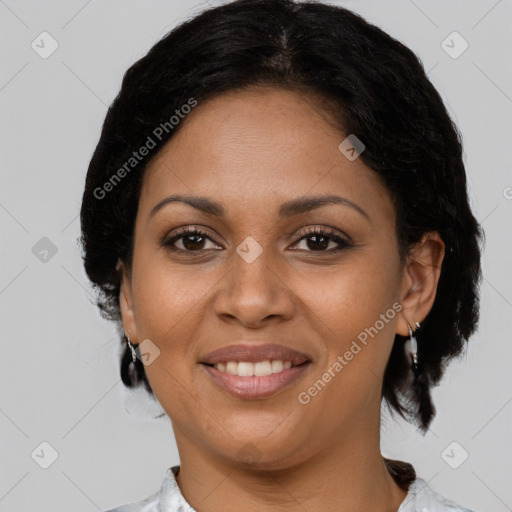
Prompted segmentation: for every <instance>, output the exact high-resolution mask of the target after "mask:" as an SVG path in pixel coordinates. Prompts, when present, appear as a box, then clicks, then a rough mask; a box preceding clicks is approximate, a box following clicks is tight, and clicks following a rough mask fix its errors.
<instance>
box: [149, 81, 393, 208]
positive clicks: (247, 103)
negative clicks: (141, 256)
mask: <svg viewBox="0 0 512 512" xmlns="http://www.w3.org/2000/svg"><path fill="white" fill-rule="evenodd" d="M324 106H325V103H324V104H322V103H321V102H319V101H317V99H315V98H308V97H305V96H304V95H302V94H300V93H298V92H295V91H289V90H284V89H275V88H262V89H252V90H236V91H229V92H227V93H223V94H221V95H219V96H217V97H215V98H212V99H210V100H207V101H205V102H204V103H199V104H198V105H197V106H196V107H195V108H194V109H193V110H192V112H190V113H189V114H188V115H187V116H186V118H185V119H184V120H182V121H181V122H182V123H183V124H182V126H180V130H179V131H178V132H177V133H176V135H175V136H174V137H173V138H172V139H171V140H170V141H169V142H168V143H167V144H166V145H165V146H164V148H163V149H161V150H160V152H159V154H158V155H157V156H156V158H155V159H154V160H153V161H152V162H151V164H150V165H149V166H148V168H147V169H146V173H145V176H144V182H143V187H142V192H141V198H140V210H141V213H144V212H145V213H146V214H147V213H149V210H150V209H151V208H152V207H153V206H154V204H155V203H156V202H158V201H160V200H161V199H163V198H164V197H165V196H166V195H171V194H174V193H186V194H197V195H210V196H212V197H215V198H217V199H218V200H220V201H221V202H224V203H226V209H227V211H228V213H229V210H230V206H229V205H230V204H232V205H235V204H239V205H240V204H241V203H243V204H244V205H245V207H246V209H247V208H249V206H250V205H251V204H252V205H258V204H259V205H262V204H263V203H265V204H266V207H270V203H271V202H283V201H285V200H286V199H292V198H296V197H298V196H303V195H315V194H326V193H329V194H331V193H339V194H342V195H344V196H345V197H347V198H349V199H351V200H353V201H354V202H356V203H357V202H359V203H364V204H366V205H367V208H368V209H369V210H372V209H375V208H376V207H378V206H380V207H382V208H384V209H387V210H388V211H386V212H385V213H387V214H391V215H393V212H394V210H393V208H392V205H391V204H390V198H389V197H388V193H387V190H386V189H385V187H384V185H383V183H382V181H381V180H380V178H379V176H377V174H376V173H375V172H374V171H372V170H371V169H369V168H368V167H367V166H366V165H365V164H364V163H363V161H362V159H361V158H357V159H356V160H353V161H351V160H349V159H347V158H346V157H345V156H344V155H343V154H342V153H341V151H340V149H339V145H340V143H341V142H342V141H343V140H344V139H345V138H346V136H347V135H346V134H345V133H343V131H342V130H341V129H339V128H338V127H337V126H336V125H335V123H334V121H333V120H332V118H331V117H330V115H329V113H327V112H326V111H325V110H324V108H323V107H324ZM276 207H277V205H276ZM390 208H391V210H390Z"/></svg>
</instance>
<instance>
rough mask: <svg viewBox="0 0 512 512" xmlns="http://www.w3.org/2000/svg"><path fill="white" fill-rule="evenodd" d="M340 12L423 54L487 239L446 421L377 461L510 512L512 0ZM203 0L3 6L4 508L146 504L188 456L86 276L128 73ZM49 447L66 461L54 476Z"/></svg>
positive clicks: (451, 374)
mask: <svg viewBox="0 0 512 512" xmlns="http://www.w3.org/2000/svg"><path fill="white" fill-rule="evenodd" d="M219 3H221V2H214V1H213V0H210V4H212V5H213V4H219ZM339 3H340V4H341V5H343V6H346V7H348V8H351V9H353V10H354V11H356V12H359V13H360V14H362V15H363V16H365V17H366V18H367V19H368V20H369V21H371V22H373V23H375V24H377V25H378V26H380V27H382V28H383V29H384V30H386V31H388V32H389V33H390V34H391V35H393V36H394V37H396V38H397V39H399V40H401V41H402V42H404V43H405V44H406V45H408V46H409V47H410V48H411V49H413V50H414V51H415V52H416V53H417V54H418V55H419V56H420V57H421V59H422V61H423V63H424V66H425V68H426V69H427V70H428V71H429V76H430V78H431V80H432V81H433V83H434V85H435V86H436V87H437V88H438V90H439V91H440V93H441V95H442V97H443V99H444V100H445V102H446V104H447V106H448V108H449V111H450V112H451V113H452V115H453V118H454V120H455V121H456V123H457V124H458V126H459V127H460V130H461V132H462V135H463V138H464V143H465V161H466V163H467V172H468V181H469V186H470V193H471V198H472V199H471V201H472V206H473V208H474V211H475V214H476V216H477V218H478V219H479V221H481V222H482V223H483V227H484V229H485V231H486V237H487V242H486V250H485V253H484V261H483V271H484V280H483V283H482V290H481V300H482V302H481V322H480V327H479V331H478V333H477V334H476V335H475V336H474V337H473V338H472V339H471V342H470V345H469V349H468V351H467V354H466V356H464V357H463V358H461V359H460V360H459V361H456V362H453V363H452V364H451V366H450V367H449V371H448V374H447V376H446V377H445V379H444V380H443V382H442V383H441V386H440V387H438V388H436V389H435V390H434V399H435V403H436V406H437V410H438V416H437V417H436V419H435V420H434V422H433V424H432V428H431V430H430V432H429V433H428V434H427V435H426V436H425V437H422V436H421V435H420V434H419V433H417V432H416V431H415V429H414V428H413V427H411V426H409V425H408V424H405V423H404V422H401V421H394V420H392V419H390V418H389V416H388V415H387V414H386V411H384V413H385V420H384V425H383V430H382V450H383V453H384V454H385V455H386V456H389V457H394V458H399V459H402V460H407V461H410V462H412V463H413V464H414V465H415V467H416V469H417V471H418V474H419V476H421V477H423V478H425V480H427V481H428V482H430V485H431V486H432V487H433V488H434V489H436V490H437V491H438V492H440V493H441V494H444V495H445V496H447V497H450V498H451V499H454V500H455V501H458V502H460V503H462V504H464V505H466V506H468V507H470V508H472V509H474V510H476V511H482V512H484V511H485V512H491V511H492V512H501V511H507V510H512V485H511V484H512V477H511V474H512V472H511V469H510V467H511V464H510V462H511V460H512V443H511V433H512V432H511V431H512V428H511V424H512V422H511V420H512V403H511V402H512V386H511V377H510V364H511V361H512V344H511V343H510V331H511V329H510V327H511V320H510V319H511V317H512V286H511V283H512V279H511V270H510V269H511V265H510V262H511V258H510V256H511V254H510V253H511V250H510V249H511V233H512V229H511V227H512V226H511V219H512V215H511V212H512V175H511V171H510V170H511V160H512V158H511V151H510V150H511V147H510V146H511V142H512V139H511V132H512V130H511V124H512V123H511V113H512V98H511V96H512V83H511V77H512V73H511V66H510V50H511V47H512V45H511V40H510V39H511V30H510V29H511V22H512V5H511V1H510V0H509V1H507V0H501V1H496V0H478V1H476V0H475V1H468V0H464V1H462V0H461V1H453V0H452V1H446V0H443V1H441V0H437V1H433V0H428V1H427V0H415V1H412V0H397V1H393V2H392V1H377V0H366V1H343V2H339ZM206 5H207V3H203V4H199V3H196V2H190V3H189V2H187V3H185V2H178V1H176V0H173V1H156V0H151V1H142V0H139V1H122V2H121V1H113V0H107V1H105V0H103V1H99V0H89V1H84V0H73V1H66V2H64V1H61V2H56V1H44V2H43V1H35V0H31V1H29V0H27V1H21V0H18V1H15V0H0V39H1V50H0V52H1V58H2V60H1V69H0V108H1V118H0V119H1V125H0V126H1V130H2V136H1V138H0V151H1V160H0V161H1V179H2V181H1V186H0V226H1V233H2V243H1V244H0V254H1V265H0V318H1V329H0V336H1V357H0V376H1V377H0V378H1V379H2V381H1V383H2V385H1V386H0V439H1V444H0V450H1V452H0V461H1V462H0V464H1V466H0V511H9V512H22V511H23V512H29V511H36V510H37V511H38V512H44V511H52V512H61V511H62V512H64V511H66V512H68V511H69V510H73V511H75V512H90V511H93V510H102V509H107V508H110V507H113V506H114V505H118V504H121V503H127V502H130V501H135V500H140V499H143V498H145V497H146V496H148V495H149V494H151V493H153V492H155V491H156V490H157V489H158V488H159V486H160V483H161V481H162V479H163V477H164V473H165V470H166V468H168V467H169V466H171V465H174V464H177V463H178V462H179V459H178V455H177V450H176V446H175V442H174V437H173V434H172V430H171V424H170V421H169V420H168V419H167V418H165V419H161V420H156V421H149V420H147V419H144V414H145V413H146V411H144V410H143V404H144V403H147V401H146V400H144V397H142V400H141V398H140V396H138V395H130V394H127V393H125V391H124V387H123V385H122V383H121V381H120V377H119V371H118V354H119V346H118V338H117V333H116V331H115V328H114V326H113V325H112V324H109V323H108V322H106V321H105V320H103V319H101V317H100V316H99V313H98V311H97V310H96V308H95V306H94V305H93V296H92V294H91V288H90V286H89V283H88V281H87V279H86V277H85V273H84V270H83V268H82V262H81V258H80V250H79V246H78V244H77V238H78V236H79V219H78V212H79V208H80V201H81V195H82V191H83V186H84V178H85V173H86V169H87V165H88V162H89V159H90V157H91V155H92V152H93V149H94V147H95V144H96V143H97V141H98V137H99V133H100V128H101V124H102V122H103V119H104V116H105V113H106V110H107V106H108V105H109V104H110V102H111V101H112V100H113V99H114V97H115V96H116V94H117V92H118V90H119V87H120V83H121V79H122V75H123V73H124V72H125V70H126V69H127V68H128V67H129V66H130V65H131V64H132V63H133V62H134V61H135V60H137V59H138V58H140V57H142V56H143V55H144V54H145V53H146V52H147V50H149V48H150V47H151V46H152V45H153V44H154V43H155V42H156V41H157V39H159V38H160V37H161V36H163V35H164V34H165V33H166V32H167V31H168V30H170V29H171V28H172V27H174V26H175V25H176V23H177V22H179V21H181V20H184V19H185V18H187V17H189V16H191V15H193V14H195V13H198V12H200V11H201V10H202V9H203V8H204V7H205V6H206ZM43 31H47V32H49V33H50V34H51V36H52V37H53V38H54V39H55V40H56V41H57V42H58V45H59V46H58V49H57V50H56V51H55V52H54V53H53V54H52V55H51V56H49V57H48V58H47V59H43V58H41V57H40V55H39V54H38V53H36V51H34V50H33V49H32V47H31V43H32V41H34V40H35V41H36V43H37V41H40V38H39V39H38V37H39V34H40V33H41V32H43ZM453 31H457V32H458V33H460V34H461V36H462V37H463V38H464V39H465V40H466V41H467V42H468V43H469V48H468V49H467V50H466V51H465V52H464V53H463V54H462V55H460V56H459V57H458V58H452V57H451V56H450V55H448V54H447V53H446V51H445V50H444V49H443V47H442V41H443V40H445V39H446V37H447V36H448V35H449V34H451V33H452V32H453ZM450 41H451V40H450V39H448V44H450V45H451V46H453V48H452V50H451V51H452V52H453V51H456V50H458V49H460V48H461V46H460V41H459V42H457V41H454V42H453V43H451V42H450ZM40 45H41V43H40ZM45 48H46V49H48V48H49V41H48V40H46V43H45ZM432 151H435V148H432ZM411 200H414V198H411ZM44 237H46V238H48V239H49V240H50V241H51V243H50V242H49V241H48V240H46V239H44V240H42V241H41V239H42V238H44ZM53 246H54V250H55V249H56V251H57V252H56V253H55V254H53V253H52V250H51V247H53ZM34 247H35V248H34ZM45 249H49V252H48V253H44V250H45ZM156 411H157V412H158V411H159V409H158V407H157V408H156ZM150 412H151V411H150ZM152 412H155V410H153V411H152ZM43 441H46V442H47V443H49V444H50V445H51V446H52V447H53V449H55V450H56V452H57V453H58V458H57V459H56V460H55V462H54V463H53V464H51V465H50V467H48V469H42V468H41V467H40V464H44V463H45V462H46V463H48V462H51V460H50V458H49V457H51V450H50V449H49V448H48V447H45V446H44V445H43V447H41V446H40V443H42V442H43ZM453 442H456V443H457V444H456V445H451V443H453ZM450 445H451V446H450ZM447 448H448V449H447ZM41 450H42V451H41ZM34 451H35V452H34ZM465 452H467V453H468V454H469V456H468V458H467V460H465V461H464V462H463V463H462V464H460V463H461V461H462V460H463V457H464V454H465ZM33 453H35V454H34V455H31V454H33ZM37 454H39V455H37ZM443 454H444V455H443ZM448 462H449V463H450V464H451V465H452V466H457V465H459V464H460V465H459V467H458V468H457V469H453V468H452V467H450V465H449V464H448Z"/></svg>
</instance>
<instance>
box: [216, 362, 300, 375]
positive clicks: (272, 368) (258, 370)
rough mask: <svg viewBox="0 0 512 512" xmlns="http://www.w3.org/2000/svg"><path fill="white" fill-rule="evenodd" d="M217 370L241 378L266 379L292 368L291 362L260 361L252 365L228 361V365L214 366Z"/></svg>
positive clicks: (218, 364) (219, 364)
mask: <svg viewBox="0 0 512 512" xmlns="http://www.w3.org/2000/svg"><path fill="white" fill-rule="evenodd" d="M214 367H215V369H216V370H219V371H221V372H225V373H229V374H230V375H238V376H239V377H252V376H253V375H255V376H256V377H265V376H266V375H271V374H272V373H279V372H282V371H283V370H288V369H289V368H291V367H292V362H291V361H279V360H276V361H272V362H271V361H268V360H267V361H259V362H257V363H250V362H248V361H228V362H227V363H217V364H215V365H214Z"/></svg>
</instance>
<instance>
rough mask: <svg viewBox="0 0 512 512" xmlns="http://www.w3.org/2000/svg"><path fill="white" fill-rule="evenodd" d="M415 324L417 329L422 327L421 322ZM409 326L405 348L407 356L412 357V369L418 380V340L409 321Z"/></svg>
mask: <svg viewBox="0 0 512 512" xmlns="http://www.w3.org/2000/svg"><path fill="white" fill-rule="evenodd" d="M415 326H416V328H417V329H419V328H420V327H421V325H420V323H419V322H416V323H415ZM407 327H408V329H409V339H408V340H407V341H406V342H405V346H404V349H405V353H406V354H407V356H408V357H410V359H411V369H412V372H413V374H414V379H415V380H417V379H418V377H419V366H418V342H417V341H416V337H415V336H414V332H413V330H412V329H411V326H410V325H409V323H407Z"/></svg>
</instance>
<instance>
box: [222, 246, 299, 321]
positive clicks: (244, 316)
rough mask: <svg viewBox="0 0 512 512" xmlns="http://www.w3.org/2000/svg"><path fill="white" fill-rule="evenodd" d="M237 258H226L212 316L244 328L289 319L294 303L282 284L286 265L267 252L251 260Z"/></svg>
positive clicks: (288, 287) (234, 255) (292, 312)
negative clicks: (228, 268)
mask: <svg viewBox="0 0 512 512" xmlns="http://www.w3.org/2000/svg"><path fill="white" fill-rule="evenodd" d="M240 254H242V256H241V255H240ZM240 254H239V253H235V252H234V253H233V255H232V258H230V259H231V260H232V261H230V262H229V265H230V270H229V272H228V273H227V275H226V276H225V277H224V279H222V281H221V287H220V289H219V291H218V293H217V294H216V296H215V299H214V310H215V313H216V315H217V316H218V317H219V318H221V319H222V320H223V321H226V322H231V323H239V324H241V325H243V326H245V327H248V328H258V327H262V326H264V325H265V324H266V323H268V322H269V321H271V319H274V321H277V320H278V319H280V320H283V321H284V320H289V319H290V318H292V317H293V315H294V313H295V309H296V302H295V301H294V298H293V291H292V289H291V288H290V286H289V285H288V284H287V283H286V282H285V280H286V277H285V275H286V270H285V266H286V262H278V261H277V257H276V256H274V255H272V254H271V250H263V252H261V254H259V255H258V256H257V257H256V258H255V259H254V260H252V258H246V257H245V256H244V255H243V253H240Z"/></svg>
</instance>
